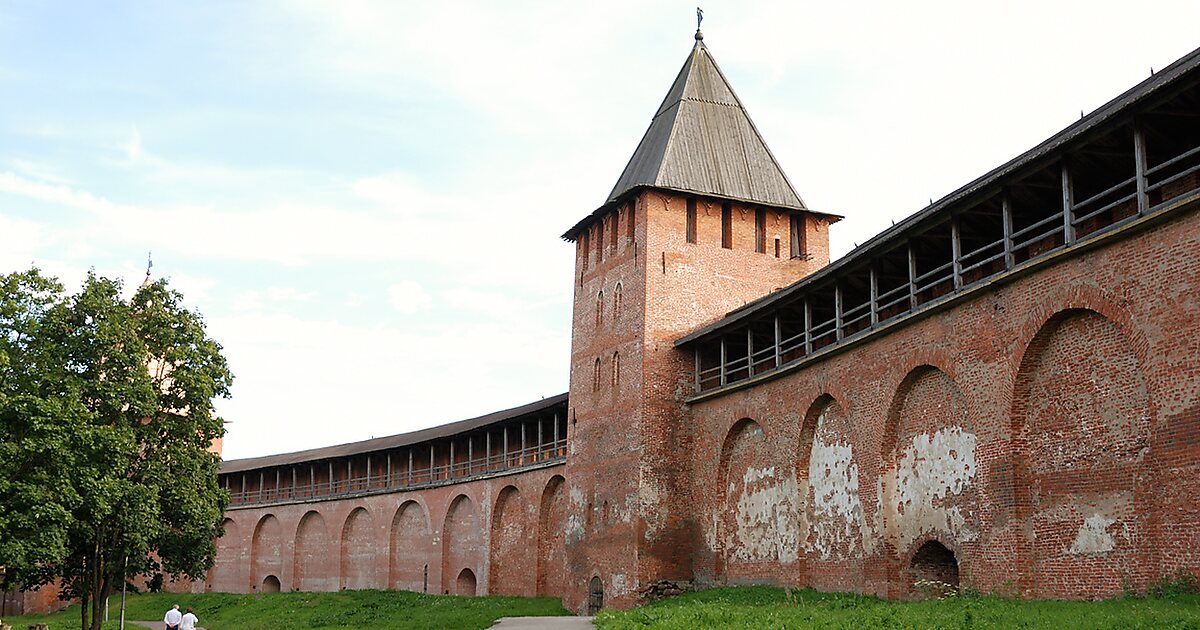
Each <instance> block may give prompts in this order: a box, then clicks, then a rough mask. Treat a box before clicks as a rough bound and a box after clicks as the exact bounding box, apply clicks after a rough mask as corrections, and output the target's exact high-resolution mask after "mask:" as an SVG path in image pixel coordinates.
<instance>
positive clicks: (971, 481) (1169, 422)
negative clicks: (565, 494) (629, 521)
mask: <svg viewBox="0 0 1200 630" xmlns="http://www.w3.org/2000/svg"><path fill="white" fill-rule="evenodd" d="M1192 205H1193V207H1191V208H1185V209H1180V210H1179V211H1177V212H1175V213H1174V216H1173V217H1172V218H1171V219H1170V220H1168V221H1167V222H1164V223H1160V224H1158V225H1157V226H1155V227H1153V228H1150V229H1148V230H1146V231H1144V232H1141V233H1138V234H1135V235H1131V236H1128V237H1126V238H1123V239H1120V240H1118V239H1114V240H1112V241H1110V242H1109V243H1107V244H1105V245H1103V246H1102V247H1098V248H1095V249H1092V250H1090V251H1085V252H1083V253H1080V254H1077V255H1074V256H1072V257H1070V258H1067V259H1065V260H1062V261H1060V262H1056V263H1055V264H1052V265H1047V266H1043V267H1041V268H1040V269H1039V270H1037V271H1035V272H1033V273H1031V274H1029V275H1026V276H1024V277H1021V278H1019V279H1017V280H1015V281H1012V282H1010V283H1007V284H1003V285H997V286H994V287H993V288H991V289H988V290H985V291H981V292H979V293H976V294H975V295H974V296H973V297H972V298H970V299H969V300H968V301H964V302H960V303H957V304H955V305H953V306H951V307H949V308H947V309H946V310H943V311H941V312H939V313H937V314H935V315H932V316H929V317H925V318H923V319H919V320H918V321H915V322H913V323H911V324H908V325H905V326H903V327H901V328H899V329H895V330H893V331H892V332H890V333H888V334H884V335H880V336H877V337H875V338H873V339H871V340H868V341H866V342H864V343H863V344H861V345H858V346H856V347H854V348H852V349H849V350H847V351H845V352H842V353H840V354H836V355H833V356H832V357H830V358H828V359H826V360H823V361H818V362H815V363H813V364H810V365H808V366H806V367H804V368H801V369H799V370H797V371H794V372H791V373H789V374H787V375H785V376H782V377H780V378H776V379H774V380H771V381H768V382H765V383H762V384H759V385H755V386H752V387H748V388H746V389H742V390H739V391H734V392H732V393H729V394H726V395H723V396H719V397H716V398H712V399H708V400H705V401H701V402H698V403H696V404H694V405H691V408H690V415H691V420H692V422H693V423H694V426H695V430H696V432H697V433H696V436H695V438H694V440H695V441H694V447H693V451H692V453H691V454H690V455H691V458H692V460H691V467H692V470H693V471H694V475H695V477H694V478H693V479H692V483H693V484H694V488H695V492H694V493H693V494H692V497H693V499H692V501H693V506H692V512H693V519H694V521H693V526H694V527H695V528H696V529H697V531H698V532H699V536H698V539H699V541H700V545H701V548H700V549H699V550H698V551H697V553H696V554H695V558H696V560H695V573H696V576H697V578H698V579H699V580H700V581H702V582H707V583H746V582H772V583H784V584H795V585H812V586H815V587H817V588H820V589H823V590H847V589H848V590H857V591H863V592H871V593H878V594H880V595H885V596H893V597H895V596H905V595H907V594H909V593H910V589H911V583H912V581H914V579H915V578H916V577H918V575H917V573H919V571H916V573H914V571H915V569H914V567H912V566H910V560H911V559H912V558H913V557H914V555H915V554H916V553H917V550H918V549H920V548H922V546H923V545H925V544H926V543H928V542H930V541H937V542H939V543H941V544H942V545H944V546H945V547H946V548H947V549H949V550H950V551H951V552H953V554H954V555H955V557H956V559H957V562H958V568H959V571H960V574H961V577H962V582H963V583H964V584H969V585H971V586H973V587H975V588H978V589H980V590H983V591H1001V592H1011V593H1020V594H1023V595H1025V596H1031V597H1100V596H1111V595H1115V594H1118V593H1119V592H1120V591H1121V589H1122V588H1123V586H1125V585H1133V586H1137V587H1144V586H1145V585H1146V584H1147V583H1148V582H1150V581H1153V580H1155V579H1157V578H1158V577H1160V576H1162V575H1164V574H1167V573H1170V572H1172V571H1174V570H1175V569H1176V568H1178V567H1187V568H1191V569H1192V570H1195V569H1196V568H1197V567H1200V551H1197V550H1200V533H1198V532H1200V504H1197V502H1196V500H1195V497H1196V496H1197V492H1198V491H1200V481H1197V480H1198V479H1200V341H1197V338H1196V336H1195V331H1196V330H1198V329H1200V257H1198V256H1197V254H1200V216H1198V215H1197V213H1196V212H1195V210H1196V204H1195V203H1193V204H1192ZM688 377H690V373H687V374H684V375H682V376H681V377H680V378H681V381H682V380H686V379H687V378H688ZM684 384H686V383H681V386H682V385H684ZM679 455H680V456H681V457H683V456H687V455H688V454H686V453H679ZM710 488H712V489H714V490H715V491H710V490H709V489H710ZM918 564H920V563H919V562H918Z"/></svg>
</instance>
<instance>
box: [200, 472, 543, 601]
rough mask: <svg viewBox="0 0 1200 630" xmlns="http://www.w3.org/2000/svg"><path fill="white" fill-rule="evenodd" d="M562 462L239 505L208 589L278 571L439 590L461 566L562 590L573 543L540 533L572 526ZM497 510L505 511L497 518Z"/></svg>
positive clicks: (486, 583) (301, 579)
mask: <svg viewBox="0 0 1200 630" xmlns="http://www.w3.org/2000/svg"><path fill="white" fill-rule="evenodd" d="M562 470H563V466H561V465H559V466H550V467H547V468H537V469H533V470H529V471H525V472H522V473H517V474H511V475H503V476H497V477H492V478H488V479H479V480H475V481H468V482H465V483H461V484H453V485H446V486H441V487H437V488H430V489H426V490H418V491H413V492H397V493H391V494H376V495H370V496H362V497H356V498H346V499H339V500H332V501H319V502H312V503H293V504H280V505H272V506H261V507H251V508H238V509H231V510H229V511H228V512H227V513H226V516H227V523H226V535H225V537H224V538H222V539H221V540H220V541H218V554H217V564H216V567H214V569H213V570H212V571H211V572H210V574H209V576H208V579H207V580H206V582H205V583H204V585H203V587H204V589H205V590H210V591H220V592H234V593H244V592H257V591H259V590H261V589H262V584H263V581H264V580H265V579H266V578H267V577H268V576H274V577H275V578H277V579H278V580H279V582H280V584H282V585H283V589H284V590H293V589H298V590H314V591H322V590H324V591H332V590H337V589H339V588H348V589H355V588H384V587H385V586H386V587H390V588H398V589H406V590H413V591H418V592H419V591H422V590H423V589H424V588H425V579H426V575H428V589H429V592H438V593H440V592H442V591H444V590H449V591H451V592H455V590H456V589H457V578H458V576H459V574H460V573H462V570H463V569H468V570H470V571H471V573H473V574H474V575H475V576H476V579H477V582H478V589H477V590H478V592H479V593H480V594H484V593H508V594H515V595H528V596H533V595H535V594H537V593H536V590H537V584H538V583H539V579H540V581H541V582H542V583H543V584H544V585H545V587H544V591H543V594H548V595H557V596H562V595H563V592H562V589H563V587H564V586H565V582H564V580H563V579H562V575H563V569H561V568H557V569H556V566H558V567H561V566H562V564H563V563H562V557H563V552H562V549H563V548H562V547H561V546H560V547H559V548H558V549H555V550H550V549H545V548H542V547H541V546H540V545H539V544H538V539H537V532H543V533H549V535H548V536H546V538H547V539H548V540H552V539H553V532H562V531H564V529H565V523H564V522H563V521H564V519H565V518H566V516H567V511H566V510H565V509H564V507H565V506H564V505H563V501H562V500H561V497H562V496H563V494H562V493H561V492H560V491H559V489H560V488H561V487H562V485H563V483H562V477H561V472H562ZM502 489H503V492H501V490H502ZM544 493H548V494H547V500H545V501H543V500H541V498H542V497H543V495H544ZM530 497H536V498H534V499H532V500H531V499H529V498H530ZM497 500H499V502H500V506H499V507H497V505H496V502H497ZM543 506H545V507H547V508H548V511H546V512H544V511H543ZM495 515H499V517H500V518H499V520H498V521H495V522H494V521H493V519H494V517H495ZM505 531H507V532H510V534H508V539H507V540H500V541H499V542H501V545H500V547H499V548H500V550H501V551H500V554H499V555H496V554H495V551H492V550H490V549H489V548H491V549H495V541H497V540H498V539H497V536H496V534H497V533H500V532H505ZM499 538H500V539H503V538H504V535H503V534H501V535H500V536H499ZM560 541H561V538H560ZM491 563H496V566H495V567H491V566H490V564H491ZM539 567H541V568H539ZM489 576H495V577H494V578H491V577H489ZM181 588H186V586H184V587H181Z"/></svg>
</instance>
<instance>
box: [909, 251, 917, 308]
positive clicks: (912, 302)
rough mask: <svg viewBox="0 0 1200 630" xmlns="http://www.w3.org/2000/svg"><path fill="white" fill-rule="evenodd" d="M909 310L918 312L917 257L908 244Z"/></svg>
mask: <svg viewBox="0 0 1200 630" xmlns="http://www.w3.org/2000/svg"><path fill="white" fill-rule="evenodd" d="M908 310H910V311H915V310H917V255H916V253H915V252H913V246H912V243H911V242H909V243H908Z"/></svg>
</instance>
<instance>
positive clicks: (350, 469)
mask: <svg viewBox="0 0 1200 630" xmlns="http://www.w3.org/2000/svg"><path fill="white" fill-rule="evenodd" d="M351 479H354V458H353V457H347V458H346V490H350V489H351V487H352V486H351V484H352V482H351V481H350V480H351Z"/></svg>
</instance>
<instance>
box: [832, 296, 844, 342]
mask: <svg viewBox="0 0 1200 630" xmlns="http://www.w3.org/2000/svg"><path fill="white" fill-rule="evenodd" d="M833 337H834V338H835V339H837V340H838V341H841V340H842V285H840V284H837V283H836V282H835V283H834V285H833Z"/></svg>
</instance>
